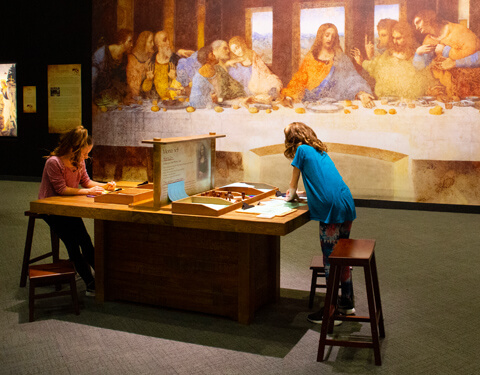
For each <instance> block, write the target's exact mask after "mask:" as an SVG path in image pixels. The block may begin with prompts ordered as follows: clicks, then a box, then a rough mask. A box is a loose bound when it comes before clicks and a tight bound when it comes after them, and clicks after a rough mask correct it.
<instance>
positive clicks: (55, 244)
mask: <svg viewBox="0 0 480 375" xmlns="http://www.w3.org/2000/svg"><path fill="white" fill-rule="evenodd" d="M50 243H51V244H52V258H53V263H56V262H58V260H59V259H60V238H58V236H57V234H56V233H55V232H54V231H53V229H52V228H50Z"/></svg>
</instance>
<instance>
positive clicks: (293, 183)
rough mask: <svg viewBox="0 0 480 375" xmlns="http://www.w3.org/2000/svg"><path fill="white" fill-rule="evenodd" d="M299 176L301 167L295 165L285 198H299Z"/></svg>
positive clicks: (288, 199)
mask: <svg viewBox="0 0 480 375" xmlns="http://www.w3.org/2000/svg"><path fill="white" fill-rule="evenodd" d="M299 178H300V169H298V168H297V167H293V171H292V178H291V180H290V184H289V186H288V192H287V196H286V197H285V200H286V201H287V202H290V201H293V200H294V199H295V198H297V199H298V195H297V188H298V180H299Z"/></svg>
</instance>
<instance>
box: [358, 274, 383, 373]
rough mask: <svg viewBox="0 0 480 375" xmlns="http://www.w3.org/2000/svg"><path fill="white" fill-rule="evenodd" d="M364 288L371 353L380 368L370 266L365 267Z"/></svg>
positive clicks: (380, 361)
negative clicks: (365, 290) (370, 336)
mask: <svg viewBox="0 0 480 375" xmlns="http://www.w3.org/2000/svg"><path fill="white" fill-rule="evenodd" d="M363 269H364V273H365V286H366V289H367V300H368V312H369V314H370V329H371V332H372V343H373V353H374V356H375V365H377V366H381V365H382V359H381V357H380V340H379V337H378V329H377V312H376V309H375V297H374V293H373V281H372V273H371V268H370V265H367V266H365V267H364V268H363Z"/></svg>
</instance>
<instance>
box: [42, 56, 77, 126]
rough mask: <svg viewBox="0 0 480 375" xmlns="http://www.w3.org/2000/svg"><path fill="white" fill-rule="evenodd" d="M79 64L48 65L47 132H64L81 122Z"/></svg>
mask: <svg viewBox="0 0 480 375" xmlns="http://www.w3.org/2000/svg"><path fill="white" fill-rule="evenodd" d="M81 78H82V72H81V65H80V64H66V65H49V66H48V132H49V133H64V132H66V131H68V130H70V129H73V128H74V127H76V126H78V125H81V124H82V79H81Z"/></svg>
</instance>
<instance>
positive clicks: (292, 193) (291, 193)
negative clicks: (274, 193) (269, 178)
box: [285, 188, 298, 202]
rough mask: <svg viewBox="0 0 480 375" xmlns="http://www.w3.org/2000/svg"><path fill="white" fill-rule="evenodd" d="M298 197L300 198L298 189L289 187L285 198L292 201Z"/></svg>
mask: <svg viewBox="0 0 480 375" xmlns="http://www.w3.org/2000/svg"><path fill="white" fill-rule="evenodd" d="M295 199H297V200H298V195H297V190H296V189H292V188H290V189H288V191H287V196H286V197H285V200H286V201H287V202H291V201H293V200H295Z"/></svg>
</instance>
